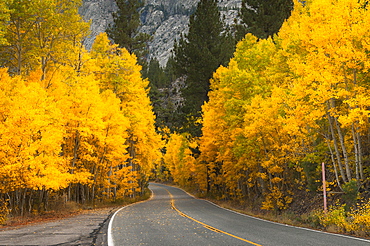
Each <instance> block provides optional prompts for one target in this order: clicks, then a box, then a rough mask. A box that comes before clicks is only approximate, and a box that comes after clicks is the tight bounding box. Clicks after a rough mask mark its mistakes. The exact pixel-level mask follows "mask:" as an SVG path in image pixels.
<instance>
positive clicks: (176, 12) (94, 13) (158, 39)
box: [80, 0, 242, 66]
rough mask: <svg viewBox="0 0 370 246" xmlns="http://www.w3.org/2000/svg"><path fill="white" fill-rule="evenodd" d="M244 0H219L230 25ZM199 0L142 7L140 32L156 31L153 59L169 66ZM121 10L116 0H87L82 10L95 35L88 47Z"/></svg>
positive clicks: (151, 1) (151, 0)
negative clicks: (168, 62)
mask: <svg viewBox="0 0 370 246" xmlns="http://www.w3.org/2000/svg"><path fill="white" fill-rule="evenodd" d="M241 1H242V0H219V7H220V10H221V14H222V15H223V16H224V18H225V22H226V24H228V25H232V24H233V23H234V19H235V18H236V17H237V13H238V9H239V8H240V6H241ZM198 2H199V0H181V1H180V0H147V1H146V4H145V6H144V7H143V8H142V9H140V10H139V11H140V13H141V21H142V23H143V25H142V27H141V28H140V32H145V33H148V34H151V35H153V41H152V42H151V43H150V45H149V54H150V55H149V56H150V57H149V59H152V58H156V59H158V61H159V63H160V64H161V65H162V66H165V65H166V63H167V60H168V58H169V57H170V55H171V50H172V48H173V44H174V42H175V40H176V39H179V37H180V35H181V34H182V33H187V32H188V30H189V28H188V25H189V16H190V15H191V14H192V13H194V11H195V9H196V6H197V4H198ZM115 11H117V6H116V4H115V1H114V0H83V5H82V7H81V8H80V14H81V15H82V16H83V17H84V19H85V20H90V21H91V37H89V38H88V39H87V40H86V41H85V45H86V47H87V48H88V49H90V48H91V45H92V43H93V41H94V39H95V37H96V35H97V34H99V33H100V32H104V31H105V30H106V28H107V27H108V25H109V23H112V21H113V18H112V13H113V12H115Z"/></svg>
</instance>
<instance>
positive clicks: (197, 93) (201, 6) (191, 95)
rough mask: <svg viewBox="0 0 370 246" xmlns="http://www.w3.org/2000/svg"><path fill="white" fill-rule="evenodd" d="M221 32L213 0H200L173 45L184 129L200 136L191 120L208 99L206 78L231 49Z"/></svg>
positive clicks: (228, 39)
mask: <svg viewBox="0 0 370 246" xmlns="http://www.w3.org/2000/svg"><path fill="white" fill-rule="evenodd" d="M224 31H225V27H224V23H223V22H222V20H221V16H220V12H219V9H218V6H217V1H215V0H201V1H200V2H199V3H198V6H197V9H196V11H195V13H194V14H193V15H191V17H190V23H189V33H188V34H187V35H185V36H182V37H181V38H180V40H178V42H177V43H176V44H175V47H174V59H175V71H176V75H177V77H181V76H185V77H186V86H185V88H184V89H183V90H182V95H183V96H184V98H185V105H184V107H183V108H182V112H183V123H185V124H186V127H185V128H184V131H187V132H191V133H192V134H193V135H195V136H197V135H198V136H199V135H200V128H199V125H197V124H196V123H195V122H196V121H197V120H198V118H200V116H201V113H200V111H201V106H202V105H203V104H204V102H205V101H208V96H207V94H208V91H209V79H210V78H211V77H212V73H213V72H215V70H216V69H217V68H218V67H219V66H220V65H226V64H227V63H228V61H229V59H230V57H231V55H232V52H233V48H234V41H233V39H232V38H231V35H229V34H228V33H227V32H224ZM186 121H187V123H186Z"/></svg>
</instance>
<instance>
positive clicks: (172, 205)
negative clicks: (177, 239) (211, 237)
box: [163, 188, 262, 246]
mask: <svg viewBox="0 0 370 246" xmlns="http://www.w3.org/2000/svg"><path fill="white" fill-rule="evenodd" d="M163 189H165V190H166V191H167V192H168V194H169V195H170V198H171V207H172V209H174V210H175V211H176V212H178V213H179V215H181V216H183V217H186V218H188V219H191V220H192V221H195V222H197V223H198V224H201V225H202V226H204V227H205V228H207V229H208V230H211V231H214V232H217V233H222V234H225V235H228V236H230V237H233V238H236V239H239V240H241V241H243V242H247V243H249V244H252V245H255V246H262V245H260V244H257V243H254V242H251V241H249V240H247V239H244V238H241V237H238V236H236V235H233V234H230V233H228V232H226V231H222V230H219V229H217V228H215V227H213V226H210V225H207V224H205V223H203V222H201V221H199V220H196V219H194V218H193V217H190V216H189V215H187V214H184V213H183V212H181V211H180V210H178V209H177V208H176V206H175V200H174V199H173V195H172V194H171V192H170V191H169V190H167V189H166V188H163Z"/></svg>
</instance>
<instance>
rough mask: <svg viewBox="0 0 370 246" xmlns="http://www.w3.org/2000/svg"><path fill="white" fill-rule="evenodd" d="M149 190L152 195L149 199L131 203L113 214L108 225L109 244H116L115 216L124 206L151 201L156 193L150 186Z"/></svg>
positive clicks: (112, 245)
mask: <svg viewBox="0 0 370 246" xmlns="http://www.w3.org/2000/svg"><path fill="white" fill-rule="evenodd" d="M149 190H150V192H151V195H150V198H149V199H147V200H144V201H140V202H135V203H131V204H129V205H126V206H123V207H122V208H120V209H118V210H117V211H116V212H115V213H114V214H113V216H112V218H110V220H109V225H108V246H114V240H113V236H112V224H113V220H114V217H116V215H117V214H118V212H120V211H121V210H122V209H124V208H127V207H130V206H133V205H136V204H139V203H143V202H147V201H150V200H151V199H152V198H153V194H154V193H153V191H152V190H151V189H150V188H149Z"/></svg>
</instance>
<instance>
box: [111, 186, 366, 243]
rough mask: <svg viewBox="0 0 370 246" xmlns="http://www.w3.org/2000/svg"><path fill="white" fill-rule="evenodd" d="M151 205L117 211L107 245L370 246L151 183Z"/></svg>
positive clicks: (360, 240)
mask: <svg viewBox="0 0 370 246" xmlns="http://www.w3.org/2000/svg"><path fill="white" fill-rule="evenodd" d="M149 188H150V189H151V190H152V192H153V196H152V198H151V199H150V200H148V201H145V202H141V203H137V204H134V205H131V206H127V207H124V208H122V209H120V210H118V211H117V212H116V213H115V214H114V215H113V216H112V219H111V220H110V222H109V226H108V245H109V246H113V245H116V246H118V245H152V246H156V245H174V246H175V245H197V246H201V245H256V246H257V245H263V246H270V245H271V246H279V245H281V246H290V245H292V246H293V245H294V246H297V245H315V246H317V245H325V246H330V245H335V246H342V245H343V246H349V245H350V246H357V245H358V246H362V245H364V246H365V245H366V246H369V245H370V241H369V240H365V239H358V238H353V237H347V236H342V235H336V234H330V233H324V232H320V231H314V230H309V229H304V228H297V227H292V226H287V225H283V224H278V223H273V222H268V221H265V220H261V219H256V218H253V217H249V216H246V215H242V214H239V213H236V212H233V211H230V210H226V209H223V208H220V207H218V206H216V205H214V204H212V203H210V202H208V201H205V200H200V199H195V198H194V197H192V196H190V195H188V194H187V193H186V192H184V191H183V190H181V189H178V188H174V187H170V186H165V185H161V184H153V183H152V184H150V186H149Z"/></svg>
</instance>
